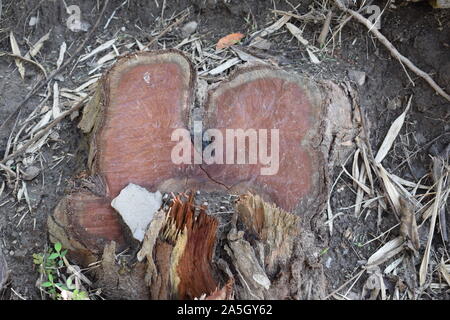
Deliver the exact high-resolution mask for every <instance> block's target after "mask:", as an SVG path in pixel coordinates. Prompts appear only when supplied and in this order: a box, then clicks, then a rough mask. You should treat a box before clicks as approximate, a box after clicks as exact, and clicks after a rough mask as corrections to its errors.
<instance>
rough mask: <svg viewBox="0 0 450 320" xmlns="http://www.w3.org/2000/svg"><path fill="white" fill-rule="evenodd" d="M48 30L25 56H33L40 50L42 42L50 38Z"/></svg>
mask: <svg viewBox="0 0 450 320" xmlns="http://www.w3.org/2000/svg"><path fill="white" fill-rule="evenodd" d="M50 32H51V30H50V31H49V32H47V33H46V34H45V35H44V36H43V37H41V38H40V39H39V40H38V41H37V42H36V43H35V44H34V45H33V46H32V47H31V49H30V51H28V52H27V54H26V55H25V58H29V57H30V56H31V57H33V58H34V57H35V56H36V55H37V54H38V53H39V51H40V50H41V48H42V47H43V46H44V42H45V41H47V40H48V39H49V38H50Z"/></svg>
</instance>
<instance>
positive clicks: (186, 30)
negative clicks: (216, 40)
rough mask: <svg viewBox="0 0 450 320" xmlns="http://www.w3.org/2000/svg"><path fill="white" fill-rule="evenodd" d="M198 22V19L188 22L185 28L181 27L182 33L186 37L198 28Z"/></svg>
mask: <svg viewBox="0 0 450 320" xmlns="http://www.w3.org/2000/svg"><path fill="white" fill-rule="evenodd" d="M197 26H198V23H197V22H196V21H191V22H188V23H186V24H185V25H184V26H183V28H181V33H182V34H183V36H184V37H188V36H190V35H191V34H193V33H194V32H195V30H197Z"/></svg>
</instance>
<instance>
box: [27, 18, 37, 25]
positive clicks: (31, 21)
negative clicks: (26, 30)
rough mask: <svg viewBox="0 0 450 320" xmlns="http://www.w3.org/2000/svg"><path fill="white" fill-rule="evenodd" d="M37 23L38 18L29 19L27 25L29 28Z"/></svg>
mask: <svg viewBox="0 0 450 320" xmlns="http://www.w3.org/2000/svg"><path fill="white" fill-rule="evenodd" d="M38 22H39V18H38V17H31V18H30V22H28V25H29V26H30V27H33V26H35V25H36V24H37V23H38Z"/></svg>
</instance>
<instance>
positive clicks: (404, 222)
mask: <svg viewBox="0 0 450 320" xmlns="http://www.w3.org/2000/svg"><path fill="white" fill-rule="evenodd" d="M399 200H400V201H399V203H400V235H401V236H402V237H403V239H404V240H405V241H406V243H407V244H408V247H409V248H411V249H412V250H413V251H415V252H417V250H419V248H420V242H419V233H418V231H417V222H416V214H415V211H414V209H413V207H412V204H411V203H410V202H409V201H408V200H407V199H404V198H403V197H400V199H399Z"/></svg>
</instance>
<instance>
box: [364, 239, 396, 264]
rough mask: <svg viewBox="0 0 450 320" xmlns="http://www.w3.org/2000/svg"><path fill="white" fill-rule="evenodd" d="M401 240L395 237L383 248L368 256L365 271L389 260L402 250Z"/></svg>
mask: <svg viewBox="0 0 450 320" xmlns="http://www.w3.org/2000/svg"><path fill="white" fill-rule="evenodd" d="M403 243H404V241H403V238H402V237H397V238H395V239H392V240H391V241H389V242H387V243H386V244H385V245H384V246H382V247H381V248H380V249H378V250H377V251H376V252H375V253H374V254H372V255H371V256H370V258H369V259H368V260H367V265H366V268H367V269H371V268H373V267H376V266H378V265H379V264H382V263H383V262H385V261H387V260H389V259H390V258H392V257H393V256H395V255H396V254H398V253H400V252H401V251H402V250H403Z"/></svg>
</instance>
